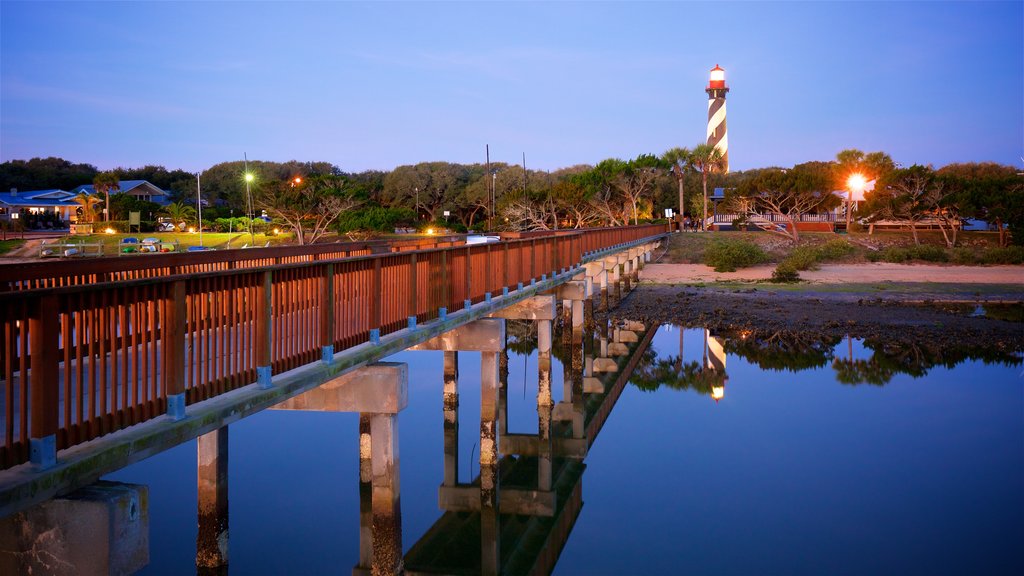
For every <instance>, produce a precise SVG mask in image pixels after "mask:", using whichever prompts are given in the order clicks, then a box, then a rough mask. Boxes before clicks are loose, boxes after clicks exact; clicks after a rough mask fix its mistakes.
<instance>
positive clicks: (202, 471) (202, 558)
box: [196, 426, 228, 569]
mask: <svg viewBox="0 0 1024 576" xmlns="http://www.w3.org/2000/svg"><path fill="white" fill-rule="evenodd" d="M196 447H197V448H196V452H197V457H198V458H197V460H198V467H197V474H196V476H197V488H198V518H199V531H198V532H197V534H196V568H199V569H211V568H213V569H219V568H223V567H226V566H227V565H228V427H227V426H224V427H222V428H218V429H217V430H214V431H213V432H208V433H206V434H203V435H202V436H200V437H199V438H198V439H197V444H196Z"/></svg>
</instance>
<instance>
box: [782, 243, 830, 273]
mask: <svg viewBox="0 0 1024 576" xmlns="http://www.w3.org/2000/svg"><path fill="white" fill-rule="evenodd" d="M820 260H821V258H820V253H819V251H818V249H817V248H815V247H813V246H797V247H796V248H794V249H793V251H792V252H790V253H789V256H786V259H785V260H783V262H786V263H787V264H789V265H790V266H792V267H793V269H794V270H811V269H814V268H817V267H818V262H819V261H820Z"/></svg>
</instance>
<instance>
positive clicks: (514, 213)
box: [501, 191, 553, 230]
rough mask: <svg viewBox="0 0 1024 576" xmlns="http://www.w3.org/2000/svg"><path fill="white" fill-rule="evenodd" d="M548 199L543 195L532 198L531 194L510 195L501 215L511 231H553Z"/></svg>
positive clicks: (503, 205) (504, 203)
mask: <svg viewBox="0 0 1024 576" xmlns="http://www.w3.org/2000/svg"><path fill="white" fill-rule="evenodd" d="M546 200H547V199H546V198H545V197H543V196H541V195H534V196H531V194H530V193H529V192H526V193H524V192H522V191H520V192H515V193H511V194H508V195H507V196H506V197H505V198H503V200H502V206H501V215H502V216H503V217H504V219H505V221H506V222H507V224H506V227H507V228H509V229H511V230H551V229H552V227H553V226H552V224H551V218H550V214H549V213H548V210H547V206H545V204H546Z"/></svg>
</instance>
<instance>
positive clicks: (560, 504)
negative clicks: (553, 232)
mask: <svg viewBox="0 0 1024 576" xmlns="http://www.w3.org/2000/svg"><path fill="white" fill-rule="evenodd" d="M536 325H537V329H538V337H537V355H538V375H537V378H538V387H537V390H538V391H537V398H536V410H537V432H536V433H535V434H521V433H520V434H508V433H505V432H506V427H507V421H508V418H507V405H508V404H507V391H508V386H507V384H508V383H507V372H504V373H503V374H502V377H501V378H500V379H499V386H500V388H499V391H498V394H497V399H498V403H497V406H496V408H497V410H496V411H493V410H489V409H488V408H489V406H483V407H482V415H481V425H480V430H481V437H480V445H481V446H489V445H492V444H493V445H498V446H500V450H499V452H500V457H498V458H490V457H487V456H484V455H483V453H484V452H486V450H482V451H481V452H482V456H481V463H480V474H479V475H478V476H477V477H476V478H473V479H472V480H471V481H470V482H467V483H460V482H458V481H457V472H456V471H457V466H458V454H459V441H458V429H459V418H458V415H459V410H458V408H459V404H458V371H457V358H458V356H457V353H455V352H451V353H446V359H445V398H444V418H443V426H444V439H445V440H444V459H445V472H444V481H443V482H442V484H441V486H440V487H439V489H438V502H439V506H440V508H441V510H443V514H442V515H441V517H440V518H438V519H437V521H436V522H435V523H434V524H433V525H432V526H431V527H430V528H429V529H428V530H427V531H426V533H425V534H424V535H423V536H422V537H421V538H420V539H419V540H418V541H417V542H416V543H415V544H413V546H412V547H411V548H410V550H409V552H408V553H407V554H406V555H405V558H404V568H405V573H406V574H422V575H427V574H534V573H537V574H547V573H550V572H551V571H552V570H553V569H554V566H555V563H556V562H557V560H558V556H559V554H560V552H561V550H562V548H563V547H564V545H565V543H566V541H567V540H568V537H569V534H570V532H571V531H572V528H573V525H574V524H575V521H576V518H577V516H578V515H579V513H580V510H581V509H582V506H583V484H582V482H583V473H584V470H585V469H586V466H585V464H584V460H585V458H586V455H587V451H588V450H589V447H590V446H591V445H592V444H593V443H594V441H595V440H596V438H597V436H598V434H599V432H600V430H601V427H602V426H603V425H604V422H605V421H606V420H607V418H608V416H609V414H610V413H611V411H612V409H613V408H614V405H615V403H616V402H617V400H618V398H619V395H620V394H621V392H622V389H623V387H624V386H625V384H626V382H627V381H628V378H629V374H630V372H631V370H632V368H633V366H635V364H636V363H637V362H638V361H639V359H640V358H641V357H642V355H643V353H644V351H645V349H646V348H647V346H648V345H649V343H650V340H651V338H652V337H653V335H654V332H655V329H653V328H652V329H650V330H648V329H646V327H645V326H643V325H639V324H635V323H629V324H628V326H627V325H618V326H609V325H607V324H602V325H601V326H600V329H599V330H598V332H597V333H596V334H594V333H590V334H588V335H587V336H586V337H584V336H583V334H582V333H581V332H576V333H575V334H573V332H572V331H571V330H564V331H563V332H564V333H567V334H568V335H569V337H568V338H566V339H565V340H563V342H562V344H561V345H560V350H558V352H559V353H560V355H563V356H564V359H565V360H568V361H564V360H563V363H562V365H563V369H564V375H563V386H564V390H563V395H562V400H561V401H559V402H558V403H557V404H555V403H554V402H553V400H552V392H551V374H550V371H551V362H550V355H551V352H552V351H551V341H552V339H551V325H550V323H549V322H547V321H544V320H541V321H537V322H536ZM627 327H628V328H632V329H633V330H627V329H626V328H627ZM638 332H639V333H641V334H643V336H642V337H636V336H637V334H638ZM609 335H611V339H609ZM609 351H611V352H617V354H614V355H605V356H601V355H600V354H601V353H602V352H604V353H606V354H610V353H611V352H609ZM595 354H598V355H596V356H595ZM595 364H597V365H599V366H602V367H603V372H598V373H597V374H598V375H600V376H601V377H595V376H593V375H591V374H593V372H592V368H590V369H585V367H592V366H594V365H595ZM584 381H587V382H588V386H587V387H586V389H585V387H584ZM482 402H483V403H484V404H485V405H486V404H487V403H488V402H489V400H488V399H487V397H486V396H485V397H484V400H483V401H482ZM495 430H497V431H499V433H498V434H494V433H493V432H492V431H495ZM368 568H369V572H370V573H374V574H381V573H387V572H386V570H385V571H377V570H376V568H377V567H376V566H370V567H367V566H363V565H361V566H359V567H357V568H356V569H355V570H354V571H353V573H354V574H361V573H367V569H368Z"/></svg>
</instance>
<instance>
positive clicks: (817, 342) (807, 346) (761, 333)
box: [632, 329, 1024, 395]
mask: <svg viewBox="0 0 1024 576" xmlns="http://www.w3.org/2000/svg"><path fill="white" fill-rule="evenodd" d="M705 334H707V332H705ZM715 338H716V339H717V340H719V341H721V342H723V344H724V350H725V352H726V354H728V355H733V356H735V357H739V358H743V359H745V360H746V361H748V362H750V363H752V364H755V365H756V366H758V367H759V368H761V369H762V370H777V371H791V372H799V371H802V370H808V369H815V368H823V367H825V366H828V365H831V367H832V369H833V370H834V371H835V375H836V380H837V381H838V382H840V383H841V384H846V385H853V386H855V385H860V384H870V385H873V386H884V385H885V384H888V383H889V382H890V381H891V380H892V379H893V378H894V377H895V376H897V375H899V374H906V375H908V376H910V377H912V378H921V377H924V376H926V375H927V374H928V372H929V371H930V370H931V369H933V368H935V367H937V366H941V367H946V368H952V367H954V366H956V365H957V364H960V363H962V362H965V361H968V360H980V361H982V362H984V363H985V364H1002V365H1006V366H1021V365H1022V364H1024V357H1022V354H1021V352H1020V351H1016V350H1009V349H1005V348H1001V347H999V346H992V345H988V344H986V343H966V344H965V343H963V342H953V341H950V340H942V341H919V340H914V339H912V338H909V337H901V336H900V335H898V334H895V335H892V336H886V337H873V338H868V339H866V340H864V341H863V350H862V351H861V352H860V353H859V355H861V356H865V355H866V356H867V357H866V358H864V357H861V358H856V357H855V355H854V350H853V339H852V338H849V337H848V338H847V345H846V347H845V348H846V349H845V350H842V348H841V347H840V346H839V344H840V342H841V341H842V339H841V338H839V337H837V336H835V335H834V334H830V333H823V332H814V331H800V332H798V331H789V330H756V329H755V330H750V329H742V330H739V329H737V330H725V331H717V332H716V336H715ZM647 355H651V358H649V359H648V358H646V356H647ZM703 366H704V367H702V364H701V362H698V361H693V362H684V361H683V355H682V350H681V349H680V353H679V355H678V356H676V355H671V356H664V357H656V356H654V352H653V351H652V350H648V353H647V354H645V361H644V362H642V363H641V364H640V365H639V366H638V367H637V369H636V371H635V372H634V374H633V377H632V382H633V384H634V385H636V386H637V387H638V388H640V389H641V390H647V391H653V390H657V389H658V388H659V387H661V386H667V387H669V388H673V389H678V390H695V391H697V392H700V393H702V394H708V395H711V394H712V393H713V389H714V387H715V386H716V385H718V386H721V385H724V383H725V382H726V380H727V376H726V374H725V371H724V370H721V371H716V370H714V369H711V368H708V366H710V364H709V363H708V357H707V346H706V345H705V358H704V363H703ZM723 366H724V364H723Z"/></svg>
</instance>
